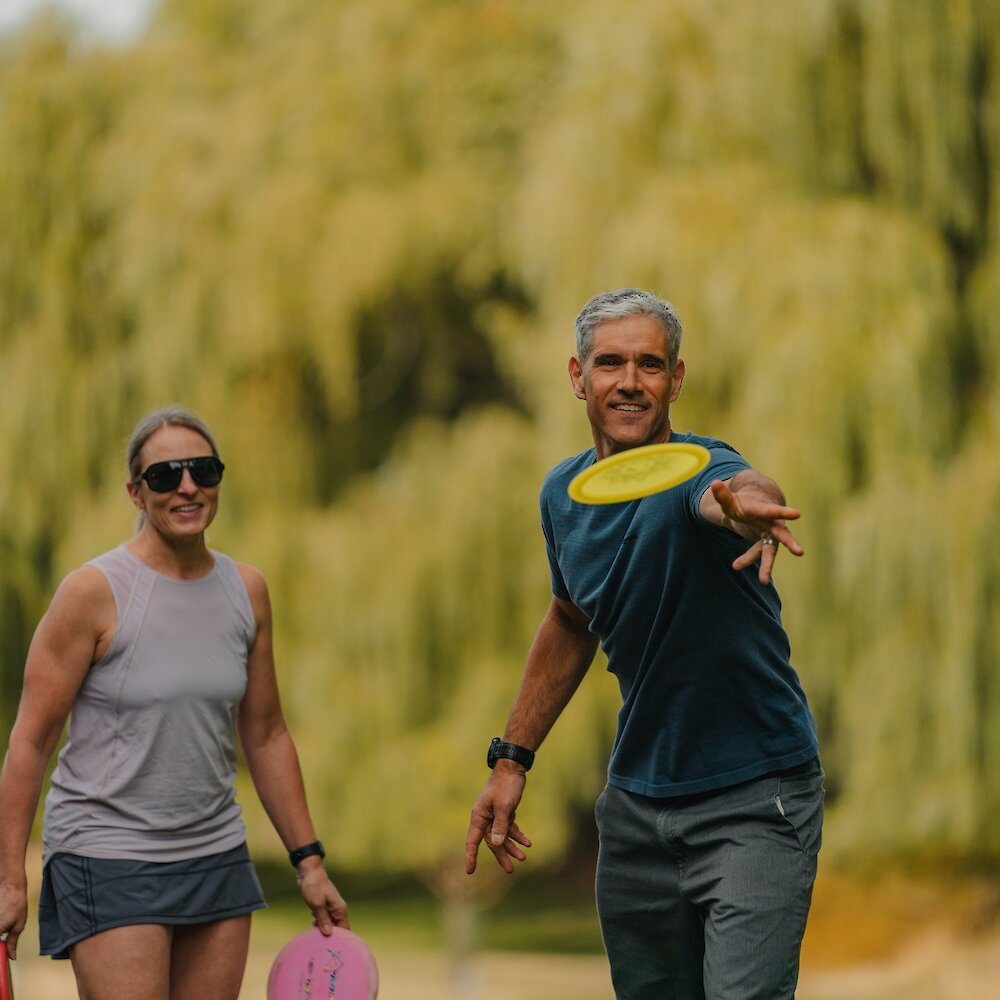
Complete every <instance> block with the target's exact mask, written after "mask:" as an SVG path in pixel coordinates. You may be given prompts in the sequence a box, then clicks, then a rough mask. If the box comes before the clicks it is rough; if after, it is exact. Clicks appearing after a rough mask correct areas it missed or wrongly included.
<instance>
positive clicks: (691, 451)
mask: <svg viewBox="0 0 1000 1000" xmlns="http://www.w3.org/2000/svg"><path fill="white" fill-rule="evenodd" d="M708 460H709V454H708V449H707V448H702V446H701V445H700V444H686V443H684V442H679V441H678V442H675V443H672V444H647V445H642V446H641V447H639V448H630V449H629V450H628V451H620V452H618V453H617V454H615V455H609V456H608V457H607V458H602V459H601V460H600V461H599V462H595V463H594V464H593V465H592V466H590V468H589V469H584V470H583V472H581V473H580V474H579V475H578V476H574V478H573V481H572V482H571V483H570V484H569V488H568V489H567V492H568V493H569V495H570V498H571V499H572V500H575V501H576V502H577V503H622V502H624V501H626V500H638V499H639V498H640V497H648V496H649V495H650V494H652V493H659V492H660V491H661V490H669V489H670V488H671V487H672V486H678V485H679V484H680V483H683V482H685V480H688V479H690V478H691V477H692V476H694V475H697V474H698V473H699V472H701V470H702V469H704V468H705V466H706V465H708Z"/></svg>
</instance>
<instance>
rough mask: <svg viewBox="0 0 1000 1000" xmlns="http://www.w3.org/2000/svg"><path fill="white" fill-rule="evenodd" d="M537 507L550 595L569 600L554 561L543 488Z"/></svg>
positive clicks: (553, 546)
mask: <svg viewBox="0 0 1000 1000" xmlns="http://www.w3.org/2000/svg"><path fill="white" fill-rule="evenodd" d="M539 506H540V507H541V513H542V534H543V535H544V536H545V554H546V555H547V556H548V559H549V575H550V576H551V578H552V593H553V594H555V596H556V597H558V598H559V599H560V600H563V601H568V600H570V596H569V590H568V589H567V588H566V581H565V580H564V579H563V575H562V571H561V570H560V569H559V562H558V560H557V559H556V544H555V537H554V534H553V531H552V518H551V516H550V515H549V509H548V506H547V504H546V503H545V490H544V488H543V490H542V494H541V497H540V499H539Z"/></svg>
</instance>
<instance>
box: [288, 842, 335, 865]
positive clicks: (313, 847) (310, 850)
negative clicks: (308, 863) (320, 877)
mask: <svg viewBox="0 0 1000 1000" xmlns="http://www.w3.org/2000/svg"><path fill="white" fill-rule="evenodd" d="M314 854H318V855H319V856H320V857H321V858H325V857H326V851H324V850H323V845H322V844H321V843H320V842H319V841H318V840H314V841H313V842H312V843H311V844H305V845H304V846H302V847H296V848H295V850H294V851H289V852H288V860H289V861H290V862H291V863H292V867H293V868H298V867H299V862H300V861H304V860H305V859H306V858H311V857H312V856H313V855H314Z"/></svg>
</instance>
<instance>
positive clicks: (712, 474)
mask: <svg viewBox="0 0 1000 1000" xmlns="http://www.w3.org/2000/svg"><path fill="white" fill-rule="evenodd" d="M708 451H709V455H710V456H711V457H710V458H709V460H708V465H706V466H705V468H704V469H702V470H701V472H700V473H698V475H697V476H695V478H694V479H693V480H692V485H691V489H690V491H689V493H688V503H689V504H690V505H691V513H692V514H693V515H694V516H695V517H697V518H699V519H700V518H701V498H702V497H703V496H704V495H705V490H707V489H708V488H709V486H711V485H712V483H713V482H715V480H716V479H722V480H727V479H732V478H733V476H735V475H736V474H737V473H738V472H744V471H745V470H747V469H749V468H750V463H749V462H748V461H747V460H746V459H745V458H744V457H743V456H742V455H741V454H740V453H739V452H738V451H736V449H735V448H731V447H730V446H729V445H727V444H725V443H723V442H722V441H714V442H713V443H712V446H711V447H710V448H709V449H708Z"/></svg>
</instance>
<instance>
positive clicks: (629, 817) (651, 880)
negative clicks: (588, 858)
mask: <svg viewBox="0 0 1000 1000" xmlns="http://www.w3.org/2000/svg"><path fill="white" fill-rule="evenodd" d="M596 815H597V826H598V831H599V833H600V838H601V847H600V855H599V858H598V863H597V910H598V914H599V916H600V918H601V933H602V934H603V936H604V946H605V948H606V949H607V952H608V958H609V960H610V962H611V978H612V981H613V982H614V986H615V995H616V997H617V998H618V1000H706V998H707V1000H792V998H793V997H794V996H795V984H796V982H797V980H798V974H799V951H800V948H801V944H802V935H803V933H804V932H805V926H806V917H807V916H808V913H809V903H810V901H811V899H812V887H813V881H814V880H815V878H816V855H817V853H818V852H819V847H820V839H821V828H822V824H823V771H822V769H821V768H820V765H819V762H818V761H815V762H813V763H811V764H809V765H804V766H803V767H802V768H796V769H795V773H792V774H788V773H785V774H781V775H771V776H768V777H764V778H758V779H756V780H754V781H750V782H747V783H746V784H742V785H737V786H735V787H733V788H728V789H724V790H722V791H721V792H715V793H712V794H709V795H702V796H688V797H685V798H675V799H652V798H647V797H645V796H642V795H635V794H632V793H630V792H625V791H622V790H621V789H619V788H615V787H613V786H611V785H609V786H608V787H607V788H605V790H604V792H603V793H602V794H601V797H600V799H598V802H597V808H596Z"/></svg>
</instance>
